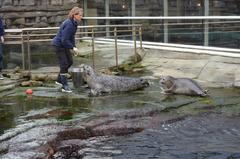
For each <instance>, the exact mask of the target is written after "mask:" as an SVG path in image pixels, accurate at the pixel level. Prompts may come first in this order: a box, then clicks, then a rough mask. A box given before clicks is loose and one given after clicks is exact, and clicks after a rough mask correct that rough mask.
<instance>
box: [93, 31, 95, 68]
mask: <svg viewBox="0 0 240 159" xmlns="http://www.w3.org/2000/svg"><path fill="white" fill-rule="evenodd" d="M94 52H95V48H94V28H92V67H93V69H95V61H94Z"/></svg>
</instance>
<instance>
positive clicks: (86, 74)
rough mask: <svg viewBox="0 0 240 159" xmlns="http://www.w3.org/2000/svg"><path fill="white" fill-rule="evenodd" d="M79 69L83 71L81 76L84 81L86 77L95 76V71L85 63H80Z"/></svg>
mask: <svg viewBox="0 0 240 159" xmlns="http://www.w3.org/2000/svg"><path fill="white" fill-rule="evenodd" d="M80 70H81V72H82V73H83V78H84V80H85V81H86V80H87V78H88V77H94V76H95V71H94V69H93V68H92V67H91V66H89V65H86V64H81V65H80Z"/></svg>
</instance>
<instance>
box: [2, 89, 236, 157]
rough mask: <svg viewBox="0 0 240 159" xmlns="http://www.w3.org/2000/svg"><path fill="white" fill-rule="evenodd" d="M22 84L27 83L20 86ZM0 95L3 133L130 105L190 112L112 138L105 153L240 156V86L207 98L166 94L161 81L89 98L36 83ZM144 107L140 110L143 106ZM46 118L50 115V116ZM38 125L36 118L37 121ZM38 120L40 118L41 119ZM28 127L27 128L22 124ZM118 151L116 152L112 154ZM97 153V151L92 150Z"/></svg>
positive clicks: (82, 92)
mask: <svg viewBox="0 0 240 159" xmlns="http://www.w3.org/2000/svg"><path fill="white" fill-rule="evenodd" d="M21 89H23V88H21ZM21 89H20V90H19V91H18V92H20V93H15V94H13V95H11V96H7V97H4V98H2V99H1V100H0V119H1V120H0V134H2V135H1V137H3V136H4V135H5V134H6V133H7V132H11V131H12V132H14V131H15V133H16V132H17V131H19V129H18V130H17V129H15V127H18V128H19V127H20V126H22V125H24V126H26V127H27V126H28V127H31V125H30V124H34V121H35V120H36V119H41V118H43V119H44V120H45V121H51V122H60V123H61V122H63V121H68V120H74V119H80V118H84V117H89V116H92V115H94V114H101V113H109V114H114V113H115V114H117V113H118V112H122V111H128V110H142V111H143V110H144V109H153V110H154V109H158V110H162V112H161V113H160V115H159V116H160V117H161V116H170V117H171V118H174V117H176V118H177V117H178V116H179V115H182V116H185V118H183V119H181V120H175V121H172V122H169V123H158V122H154V119H152V123H151V124H152V125H151V126H149V128H148V129H145V130H144V131H143V132H141V133H137V134H133V135H129V136H124V137H116V138H114V137H113V138H112V139H111V140H110V141H108V142H103V143H102V144H103V145H104V146H109V147H113V149H114V150H111V152H112V153H110V154H108V153H106V152H105V153H103V154H102V157H107V156H112V157H113V158H122V159H125V158H143V159H144V158H161V159H165V158H166V159H175V158H176V159H177V158H178V159H188V158H189V159H195V158H196V159H203V158H207V159H221V158H223V159H225V158H226V159H235V158H240V122H239V121H240V120H239V119H240V104H239V103H240V99H239V95H240V90H238V89H210V92H211V94H210V96H209V97H207V98H199V97H188V96H176V95H170V96H167V95H163V94H161V91H160V89H159V87H158V86H156V85H152V86H151V87H149V88H147V89H144V90H140V91H136V92H131V93H122V94H112V95H106V96H101V97H88V95H87V91H86V90H79V91H78V92H77V91H75V93H73V94H71V95H66V94H63V93H59V91H58V90H57V89H55V88H53V89H51V88H36V90H34V95H33V96H26V95H25V94H24V93H23V92H24V90H21ZM58 109H60V110H61V111H62V110H64V111H63V112H64V113H62V114H61V113H60V114H53V116H52V117H50V118H48V117H46V116H41V115H40V116H37V118H36V117H35V118H33V119H31V120H30V121H31V122H30V121H29V120H26V118H27V117H28V118H31V116H34V115H36V114H42V113H44V112H47V111H51V110H58ZM140 112H141V111H140ZM45 118H46V119H45ZM35 124H36V123H35ZM38 124H39V123H38ZM23 129H24V128H23ZM113 151H116V153H113ZM92 153H93V152H92Z"/></svg>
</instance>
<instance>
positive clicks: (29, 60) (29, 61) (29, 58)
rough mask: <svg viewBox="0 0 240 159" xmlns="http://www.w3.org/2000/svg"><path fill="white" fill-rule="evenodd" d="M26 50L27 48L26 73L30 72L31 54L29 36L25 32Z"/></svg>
mask: <svg viewBox="0 0 240 159" xmlns="http://www.w3.org/2000/svg"><path fill="white" fill-rule="evenodd" d="M27 48H28V71H29V72H31V53H30V51H31V50H30V36H29V32H27Z"/></svg>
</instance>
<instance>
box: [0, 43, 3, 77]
mask: <svg viewBox="0 0 240 159" xmlns="http://www.w3.org/2000/svg"><path fill="white" fill-rule="evenodd" d="M2 68H3V44H2V43H1V42H0V73H1V71H2Z"/></svg>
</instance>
